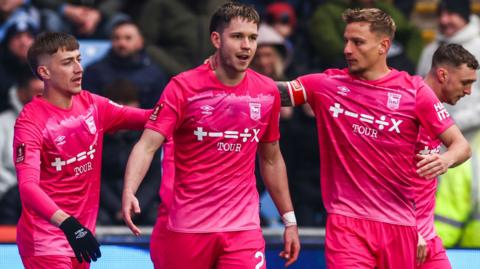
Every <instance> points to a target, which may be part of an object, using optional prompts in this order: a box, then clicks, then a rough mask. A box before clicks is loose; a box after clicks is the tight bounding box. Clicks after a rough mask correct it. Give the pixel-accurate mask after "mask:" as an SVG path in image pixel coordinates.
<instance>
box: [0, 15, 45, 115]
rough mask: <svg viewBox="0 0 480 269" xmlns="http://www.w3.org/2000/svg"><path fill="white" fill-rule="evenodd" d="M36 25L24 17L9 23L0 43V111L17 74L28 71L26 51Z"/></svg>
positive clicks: (6, 104) (5, 102)
mask: <svg viewBox="0 0 480 269" xmlns="http://www.w3.org/2000/svg"><path fill="white" fill-rule="evenodd" d="M37 30H38V29H37V28H36V25H34V24H32V23H31V21H29V20H27V19H26V18H25V17H21V18H19V19H18V20H16V21H13V22H11V23H10V25H9V27H8V28H7V29H6V33H5V37H4V39H3V41H2V42H1V43H0V111H2V110H5V109H6V108H7V107H8V89H10V87H11V86H12V85H13V84H15V82H16V80H17V77H16V76H17V74H23V73H28V72H30V68H29V67H28V63H27V51H28V48H29V47H30V45H31V44H32V43H33V39H34V37H35V34H36V33H37Z"/></svg>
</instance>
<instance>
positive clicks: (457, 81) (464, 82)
mask: <svg viewBox="0 0 480 269" xmlns="http://www.w3.org/2000/svg"><path fill="white" fill-rule="evenodd" d="M446 69H447V72H446V76H447V77H446V78H445V85H444V88H443V99H444V100H442V101H443V102H445V103H447V104H450V105H455V104H456V103H457V102H458V100H460V99H461V98H462V97H464V96H465V95H470V94H471V93H472V84H473V83H474V82H475V81H476V80H477V72H476V71H475V70H474V69H472V68H470V67H468V66H467V65H466V64H462V65H460V66H459V67H453V66H449V67H447V68H446Z"/></svg>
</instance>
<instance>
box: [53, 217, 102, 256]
mask: <svg viewBox="0 0 480 269" xmlns="http://www.w3.org/2000/svg"><path fill="white" fill-rule="evenodd" d="M59 227H60V229H61V230H62V231H63V232H64V233H65V236H66V237H67V240H68V243H70V246H71V247H72V249H73V252H74V253H75V257H77V260H78V262H80V263H81V262H83V261H86V262H88V263H90V262H91V261H96V260H97V259H98V258H100V257H101V256H102V254H101V252H100V244H99V243H98V242H97V239H95V236H93V234H92V232H90V230H89V229H87V228H86V227H85V226H83V225H82V224H80V222H78V220H77V219H76V218H74V217H68V218H67V219H66V220H64V221H63V222H62V223H61V224H60V226H59Z"/></svg>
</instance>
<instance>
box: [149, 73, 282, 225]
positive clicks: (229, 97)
mask: <svg viewBox="0 0 480 269" xmlns="http://www.w3.org/2000/svg"><path fill="white" fill-rule="evenodd" d="M279 110H280V97H279V94H278V90H277V88H276V85H275V83H274V82H273V81H272V80H271V79H269V78H267V77H265V76H262V75H260V74H258V73H256V72H254V71H251V70H248V71H247V72H246V75H245V77H244V79H243V80H242V81H241V83H239V84H238V85H237V86H231V87H230V86H225V85H223V84H221V83H220V81H219V80H218V79H217V78H216V76H215V74H214V73H213V71H212V70H211V69H210V68H209V66H208V64H204V65H201V66H199V67H197V68H195V69H193V70H190V71H187V72H184V73H182V74H180V75H178V76H176V77H174V78H173V79H172V80H171V82H170V83H169V84H168V85H167V87H166V88H165V91H164V92H163V95H162V97H161V98H160V101H159V103H158V104H157V106H156V107H155V109H154V112H153V113H152V115H151V117H150V120H149V122H148V123H147V124H146V128H149V129H152V130H155V131H157V132H159V133H161V134H162V135H164V136H165V137H170V136H173V142H174V144H175V154H174V158H175V180H174V188H173V203H172V206H171V211H170V214H169V221H168V226H169V228H170V229H171V230H174V231H179V232H220V231H240V230H250V229H257V228H258V227H259V199H258V193H257V191H256V184H255V175H254V169H255V154H256V150H257V145H258V143H261V142H273V141H276V140H278V139H279V136H280V135H279V130H278V121H279Z"/></svg>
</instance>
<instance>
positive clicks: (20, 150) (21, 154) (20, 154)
mask: <svg viewBox="0 0 480 269" xmlns="http://www.w3.org/2000/svg"><path fill="white" fill-rule="evenodd" d="M15 152H16V153H17V157H16V158H15V163H23V162H24V161H25V144H24V143H22V144H20V145H18V146H17V149H16V150H15Z"/></svg>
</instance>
